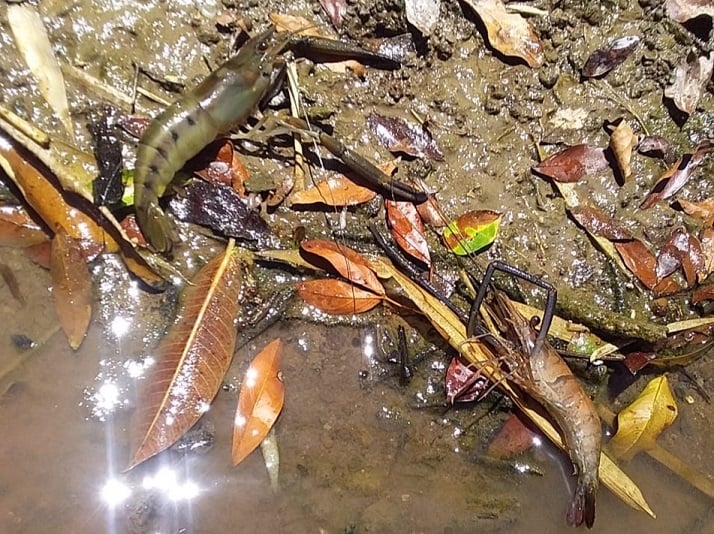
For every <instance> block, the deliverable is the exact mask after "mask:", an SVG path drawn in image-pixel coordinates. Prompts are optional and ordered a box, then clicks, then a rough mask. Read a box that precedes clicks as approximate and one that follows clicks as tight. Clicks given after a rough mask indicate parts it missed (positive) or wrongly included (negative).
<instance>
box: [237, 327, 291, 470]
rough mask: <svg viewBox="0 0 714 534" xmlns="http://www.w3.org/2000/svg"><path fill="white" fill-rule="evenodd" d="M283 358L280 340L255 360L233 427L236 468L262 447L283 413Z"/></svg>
mask: <svg viewBox="0 0 714 534" xmlns="http://www.w3.org/2000/svg"><path fill="white" fill-rule="evenodd" d="M282 354H283V342H282V341H281V340H280V339H276V340H274V341H272V342H271V343H270V344H269V345H268V346H267V347H265V348H264V349H263V350H262V351H261V353H260V354H258V355H257V356H256V357H255V358H254V359H253V361H252V362H251V364H250V367H249V368H248V370H247V371H246V373H245V379H244V380H243V384H242V385H241V388H240V395H239V396H238V407H237V408H236V417H235V422H234V424H233V465H237V464H239V463H240V462H242V461H243V460H244V459H245V457H246V456H248V455H249V454H250V453H251V452H253V451H254V450H255V448H256V447H257V446H258V445H260V442H261V441H263V439H264V438H265V436H266V435H267V434H268V432H270V429H271V428H272V426H273V424H274V423H275V421H276V420H277V418H278V415H279V414H280V411H281V410H282V409H283V401H284V400H285V385H284V384H283V381H282V380H281V378H280V358H281V357H282Z"/></svg>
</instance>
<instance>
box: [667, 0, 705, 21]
mask: <svg viewBox="0 0 714 534" xmlns="http://www.w3.org/2000/svg"><path fill="white" fill-rule="evenodd" d="M665 7H666V8H667V15H668V16H669V17H670V18H671V19H672V20H676V21H677V22H680V23H681V22H687V21H688V20H691V19H693V18H696V17H699V16H702V15H704V16H709V17H712V18H714V4H712V2H711V0H666V1H665Z"/></svg>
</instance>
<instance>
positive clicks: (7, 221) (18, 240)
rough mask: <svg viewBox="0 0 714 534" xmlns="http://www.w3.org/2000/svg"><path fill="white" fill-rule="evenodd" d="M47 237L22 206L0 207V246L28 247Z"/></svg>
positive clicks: (41, 241)
mask: <svg viewBox="0 0 714 534" xmlns="http://www.w3.org/2000/svg"><path fill="white" fill-rule="evenodd" d="M48 239H49V237H47V234H46V233H45V231H44V230H43V229H42V228H41V227H40V225H39V224H37V223H36V222H35V221H33V220H32V217H30V215H29V213H27V210H26V209H25V208H23V207H22V206H9V205H8V206H0V246H1V247H30V246H32V245H37V244H38V243H44V242H45V241H47V240H48Z"/></svg>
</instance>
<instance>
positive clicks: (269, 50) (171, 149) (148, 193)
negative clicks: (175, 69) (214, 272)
mask: <svg viewBox="0 0 714 534" xmlns="http://www.w3.org/2000/svg"><path fill="white" fill-rule="evenodd" d="M287 42H288V38H287V37H286V35H285V34H278V33H276V32H275V29H274V28H270V29H269V30H267V31H265V32H263V33H261V34H260V35H257V36H256V37H253V38H252V39H250V40H249V41H248V42H247V43H246V44H245V45H244V46H243V48H241V50H240V51H239V52H238V53H237V54H236V55H235V56H233V57H232V58H230V59H229V60H228V61H226V62H225V63H224V64H223V65H221V66H220V67H218V69H216V70H215V71H213V72H212V73H211V74H210V75H208V77H206V79H204V80H203V81H202V82H201V83H200V84H199V85H198V86H197V87H196V88H195V89H193V90H192V91H190V92H189V93H187V94H185V95H184V96H183V97H182V98H181V99H179V100H178V101H176V102H174V103H173V104H172V105H171V106H170V107H168V108H167V109H166V110H165V111H164V112H163V113H161V114H160V115H159V116H157V117H156V118H155V119H154V120H153V121H152V122H151V124H150V125H149V127H148V129H147V130H146V132H145V133H144V135H143V136H142V137H141V139H140V140H139V147H138V149H137V154H136V169H135V173H134V207H135V209H136V217H137V221H138V223H139V227H140V228H141V230H142V232H143V233H144V235H145V237H146V239H147V240H148V242H149V243H151V245H152V246H153V247H154V248H155V249H156V250H158V251H159V252H169V251H170V250H171V248H172V247H173V244H174V242H175V241H176V239H177V231H176V228H175V226H174V224H173V223H172V222H171V220H170V219H169V218H168V217H167V215H166V213H164V211H163V210H162V209H161V207H160V206H159V198H160V197H161V196H162V195H163V194H164V192H165V191H166V188H167V187H168V185H169V184H170V183H171V180H172V179H173V177H174V175H175V174H176V172H177V171H178V170H179V169H181V168H182V167H183V166H184V164H185V163H186V162H187V161H188V160H189V159H191V158H192V157H194V156H195V155H196V154H198V153H199V152H200V151H201V150H202V149H203V148H204V147H205V146H206V145H208V144H209V143H210V142H211V141H213V140H214V139H215V138H216V137H217V136H218V135H221V134H223V133H226V132H228V131H229V130H230V129H232V128H234V127H236V126H238V125H240V124H241V123H242V122H244V121H245V120H247V119H248V118H249V117H250V116H251V115H252V114H253V113H254V112H255V110H256V108H257V107H258V105H259V104H260V102H261V100H262V99H263V98H264V96H265V95H266V93H267V92H268V90H269V88H270V87H271V83H272V79H273V72H274V68H275V62H276V56H277V55H278V54H279V53H281V52H282V51H283V49H284V48H285V46H286V45H287Z"/></svg>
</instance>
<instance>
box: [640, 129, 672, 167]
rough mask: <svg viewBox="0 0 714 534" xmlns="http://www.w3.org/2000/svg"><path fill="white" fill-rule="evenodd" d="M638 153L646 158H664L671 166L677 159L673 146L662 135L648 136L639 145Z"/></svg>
mask: <svg viewBox="0 0 714 534" xmlns="http://www.w3.org/2000/svg"><path fill="white" fill-rule="evenodd" d="M637 151H638V152H639V153H640V154H644V155H645V156H651V157H656V158H662V159H663V160H664V161H665V163H667V164H669V165H671V164H672V163H674V161H675V160H676V159H677V158H676V156H675V155H674V149H673V148H672V145H671V144H670V143H669V141H667V140H666V139H665V138H664V137H662V136H661V135H646V136H645V137H643V138H642V139H641V140H640V143H639V144H638V145H637Z"/></svg>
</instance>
